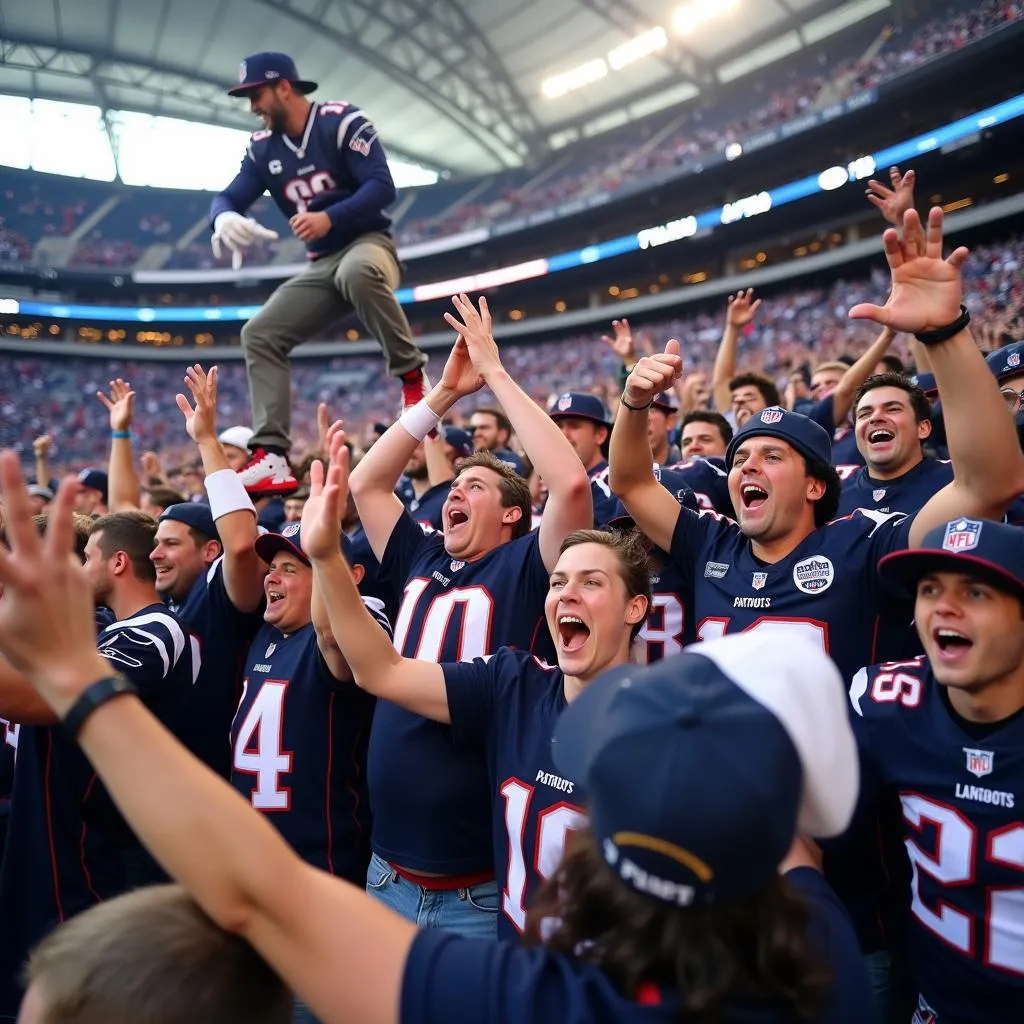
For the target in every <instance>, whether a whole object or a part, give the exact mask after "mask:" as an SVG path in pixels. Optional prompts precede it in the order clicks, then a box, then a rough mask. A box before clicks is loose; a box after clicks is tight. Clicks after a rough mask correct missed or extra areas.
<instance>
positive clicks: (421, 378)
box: [402, 367, 430, 412]
mask: <svg viewBox="0 0 1024 1024" xmlns="http://www.w3.org/2000/svg"><path fill="white" fill-rule="evenodd" d="M429 390H430V381H429V380H428V378H427V375H426V374H425V373H424V372H423V369H422V368H421V367H417V368H416V369H415V370H410V371H409V372H408V373H403V374H402V412H405V410H406V409H411V408H412V407H413V406H414V405H416V404H417V403H418V402H422V401H423V399H424V398H426V397H427V392H428V391H429Z"/></svg>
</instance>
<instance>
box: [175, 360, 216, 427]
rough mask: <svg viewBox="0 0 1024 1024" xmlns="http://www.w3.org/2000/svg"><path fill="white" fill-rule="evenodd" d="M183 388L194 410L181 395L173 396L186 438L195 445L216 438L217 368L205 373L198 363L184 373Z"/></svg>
mask: <svg viewBox="0 0 1024 1024" xmlns="http://www.w3.org/2000/svg"><path fill="white" fill-rule="evenodd" d="M185 386H186V387H187V388H188V390H189V391H190V392H191V394H192V400H193V401H194V402H195V408H193V407H192V406H191V404H190V403H189V400H188V399H187V398H186V397H185V396H184V395H182V394H178V395H175V396H174V400H175V402H177V403H178V408H179V409H180V410H181V413H182V415H183V416H184V417H185V429H186V430H187V431H188V436H189V437H191V438H192V440H193V441H195V442H196V443H197V444H198V443H199V442H200V441H211V440H215V439H216V437H217V367H216V366H214V367H211V369H210V372H209V373H207V372H206V371H205V370H204V369H203V368H202V367H201V366H200V365H199V364H198V363H196V364H195V366H190V367H189V368H188V369H187V370H186V371H185Z"/></svg>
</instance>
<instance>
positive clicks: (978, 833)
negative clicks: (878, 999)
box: [850, 658, 1024, 1024]
mask: <svg viewBox="0 0 1024 1024" xmlns="http://www.w3.org/2000/svg"><path fill="white" fill-rule="evenodd" d="M850 701H851V703H852V705H853V710H854V712H855V714H854V715H853V716H852V720H853V727H854V731H855V733H856V736H857V743H858V746H859V748H860V752H861V758H862V761H863V762H864V766H865V776H866V779H867V780H868V783H869V785H870V782H871V781H872V780H874V781H876V782H878V783H880V784H882V785H884V786H886V787H891V788H892V789H894V790H895V791H896V792H897V793H898V795H899V801H900V805H901V807H902V813H903V838H904V844H905V846H906V852H907V856H908V858H909V860H910V869H911V881H910V891H909V893H907V894H906V895H907V896H908V897H909V900H908V902H909V905H910V916H911V923H910V929H909V950H910V956H911V967H912V970H913V974H914V976H915V978H916V982H917V985H918V988H919V990H920V1000H919V1004H918V1007H919V1008H918V1012H917V1016H916V1017H915V1018H914V1020H915V1021H918V1022H934V1024H976V1022H978V1021H984V1022H985V1024H1011V1021H1012V1022H1014V1024H1016V1022H1017V1021H1019V1020H1020V1019H1021V1006H1022V1005H1024V817H1022V816H1021V807H1022V804H1019V803H1018V802H1017V801H1018V800H1024V716H1021V715H1020V714H1017V715H1015V716H1013V717H1012V718H1010V719H1007V720H1005V721H1003V722H1002V723H994V724H993V725H992V726H988V727H982V728H981V729H980V730H979V729H977V728H976V727H974V726H973V724H972V723H968V722H965V721H963V720H961V719H960V718H959V716H957V715H956V713H955V712H954V711H953V710H952V708H951V706H950V705H949V703H948V699H947V697H946V695H945V693H944V688H943V687H942V686H941V685H939V683H937V682H936V680H935V677H934V675H933V674H932V670H931V667H930V665H929V664H928V661H927V659H926V658H918V659H915V660H913V661H906V662H896V663H890V664H882V665H873V666H871V667H870V668H867V669H863V670H862V671H861V672H859V673H858V674H857V675H856V677H855V678H854V680H853V684H852V685H851V687H850Z"/></svg>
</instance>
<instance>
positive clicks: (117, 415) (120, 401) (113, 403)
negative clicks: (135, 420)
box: [96, 377, 135, 430]
mask: <svg viewBox="0 0 1024 1024" xmlns="http://www.w3.org/2000/svg"><path fill="white" fill-rule="evenodd" d="M96 397H97V398H98V399H99V400H100V401H101V402H102V403H103V405H104V406H105V407H106V410H107V412H109V413H110V429H111V430H130V429H131V425H132V409H133V408H134V405H135V392H134V391H132V386H131V384H129V383H128V382H127V381H124V380H121V378H120V377H118V378H117V380H112V381H111V382H110V397H109V398H108V397H107V396H106V395H105V394H103V392H102V391H97V392H96Z"/></svg>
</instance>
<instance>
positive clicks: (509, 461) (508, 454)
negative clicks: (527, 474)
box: [491, 448, 524, 476]
mask: <svg viewBox="0 0 1024 1024" xmlns="http://www.w3.org/2000/svg"><path fill="white" fill-rule="evenodd" d="M491 454H492V455H493V456H494V457H495V458H496V459H497V460H498V461H499V462H504V463H505V465H506V466H508V468H509V469H514V470H515V471H516V472H517V473H518V474H519V475H520V476H522V475H523V468H524V467H523V460H522V459H521V458H520V456H519V455H517V454H516V453H515V452H514V451H512V449H511V448H495V449H494V451H492V452H491Z"/></svg>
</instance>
